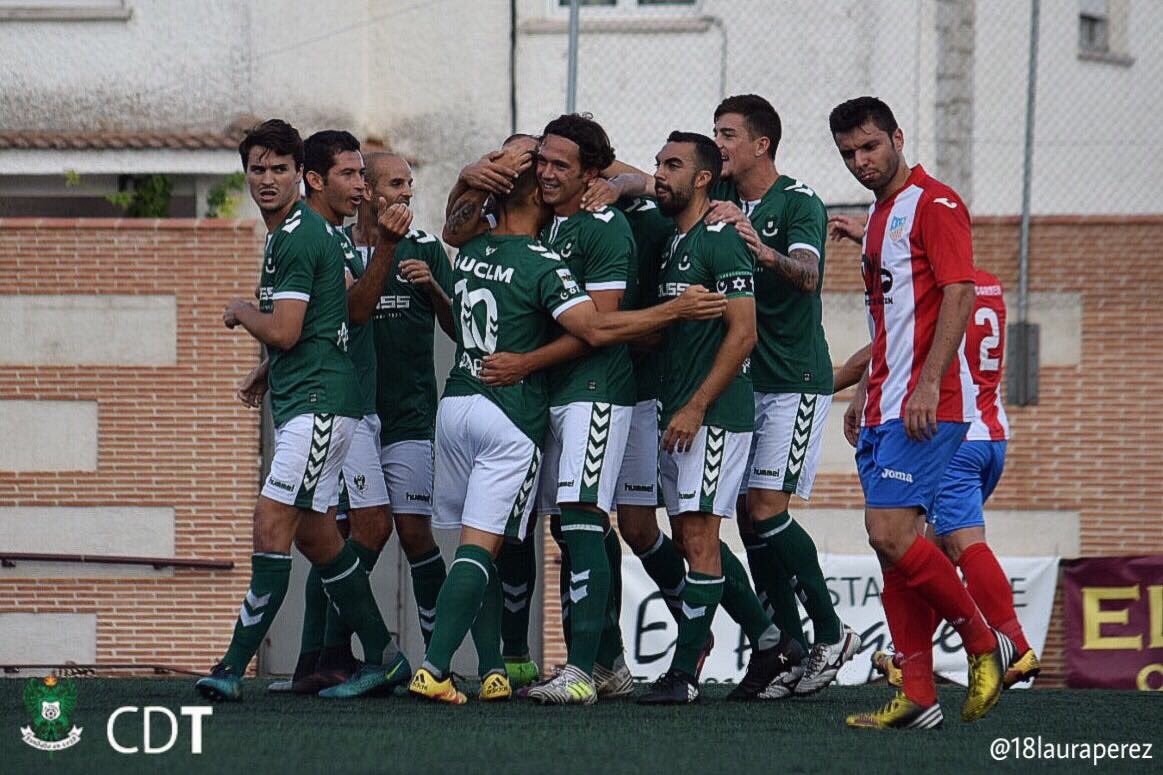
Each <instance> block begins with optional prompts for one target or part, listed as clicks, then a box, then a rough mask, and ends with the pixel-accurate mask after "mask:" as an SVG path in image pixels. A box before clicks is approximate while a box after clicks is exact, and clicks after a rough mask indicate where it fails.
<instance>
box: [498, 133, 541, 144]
mask: <svg viewBox="0 0 1163 775" xmlns="http://www.w3.org/2000/svg"><path fill="white" fill-rule="evenodd" d="M522 137H527V138H529V139H530V140H536V141H538V142H540V141H541V138H540V137H538V136H537V135H531V134H529V133H528V132H514V133H513V134H511V135H509V136H508V137H506V138H505V142H503V143H501V145H508V144H509V143H511V142H513V141H514V140H519V139H521V138H522Z"/></svg>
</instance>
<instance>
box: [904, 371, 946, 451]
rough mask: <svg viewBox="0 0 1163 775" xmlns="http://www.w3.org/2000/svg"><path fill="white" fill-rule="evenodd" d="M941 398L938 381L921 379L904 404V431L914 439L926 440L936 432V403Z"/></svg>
mask: <svg viewBox="0 0 1163 775" xmlns="http://www.w3.org/2000/svg"><path fill="white" fill-rule="evenodd" d="M940 399H941V385H940V383H939V382H928V381H921V382H918V383H917V386H916V388H915V389H914V390H913V394H912V395H911V396H910V397H909V400H908V402H907V403H906V404H905V408H904V409H905V433H907V434H908V436H909V438H910V439H914V440H915V441H928V440H929V439H931V438H933V436H935V435H936V434H937V404H938V402H939V401H940Z"/></svg>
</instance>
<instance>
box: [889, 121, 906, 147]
mask: <svg viewBox="0 0 1163 775" xmlns="http://www.w3.org/2000/svg"><path fill="white" fill-rule="evenodd" d="M892 147H893V148H896V150H897V152H898V153H899V152H901V151H903V150H904V149H905V132H904V130H903V129H901V128H900V127H899V126H898V127H897V128H896V131H894V132H893V133H892Z"/></svg>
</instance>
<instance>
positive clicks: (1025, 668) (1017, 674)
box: [1005, 649, 1042, 689]
mask: <svg viewBox="0 0 1163 775" xmlns="http://www.w3.org/2000/svg"><path fill="white" fill-rule="evenodd" d="M1040 672H1042V663H1041V662H1039V661H1038V655H1037V654H1035V653H1034V650H1033V649H1029V650H1027V651H1026V653H1025V654H1022V655H1021V656H1020V657H1018V660H1017V661H1016V662H1014V663H1013V664H1012V665H1010V666H1009V669H1007V670H1006V677H1005V685H1006V688H1007V689H1008V688H1010V687H1011V686H1013V685H1014V684H1020V683H1021V682H1022V681H1033V680H1034V679H1035V678H1037V677H1038V673H1040Z"/></svg>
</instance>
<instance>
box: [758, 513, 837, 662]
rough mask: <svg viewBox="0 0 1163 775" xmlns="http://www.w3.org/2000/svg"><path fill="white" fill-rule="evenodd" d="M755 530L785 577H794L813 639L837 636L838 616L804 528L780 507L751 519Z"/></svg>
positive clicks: (831, 639)
mask: <svg viewBox="0 0 1163 775" xmlns="http://www.w3.org/2000/svg"><path fill="white" fill-rule="evenodd" d="M754 524H755V534H756V536H758V537H759V538H760V539H762V540H763V542H764V543H766V544H767V545H768V546H770V547H771V548H772V550H773V551H774V552H775V553H776V554H777V555H778V556H779V559H780V562H782V563H783V566H784V568H786V569H787V572H788V579H789V580H790V579H792V578H794V579H795V580H796V581H797V582H798V584H799V587H800V589H801V590H802V592H803V601H804V610H806V611H807V612H808V616H809V617H810V618H811V620H812V626H813V629H814V630H815V639H816V642H817V643H836V642H838V641H839V640H840V627H841V624H840V617H838V616H837V615H836V609H835V608H833V606H832V595H831V594H830V593H829V592H828V585H827V584H826V583H825V582H824V573H823V571H821V570H820V557H819V554H818V553H817V551H816V544H815V542H814V541H812V537H811V536H810V535H808V531H806V530H804V529H803V527H801V526H800V524H799V523H798V522H796V521H795V520H794V519H792V516H791V514H789V513H788V512H786V511H781V512H780V513H778V514H776V515H775V516H774V517H771V518H770V519H765V520H762V521H759V520H757V521H756V522H755V523H754Z"/></svg>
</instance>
